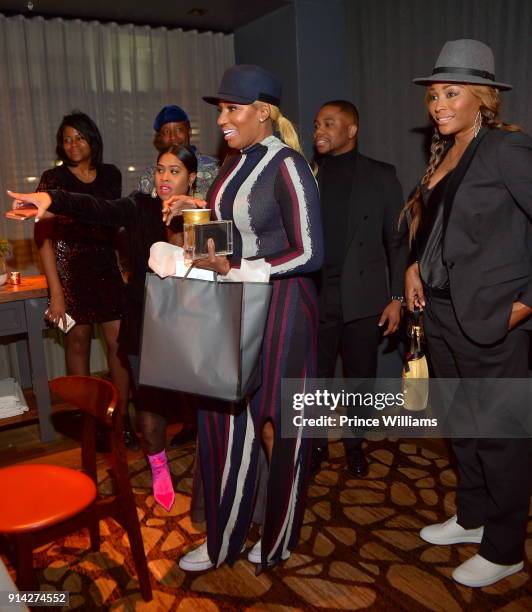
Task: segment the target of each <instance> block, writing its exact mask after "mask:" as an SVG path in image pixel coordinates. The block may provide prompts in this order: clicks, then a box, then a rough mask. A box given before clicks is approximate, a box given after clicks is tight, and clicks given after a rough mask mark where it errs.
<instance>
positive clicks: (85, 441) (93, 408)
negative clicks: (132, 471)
mask: <svg viewBox="0 0 532 612" xmlns="http://www.w3.org/2000/svg"><path fill="white" fill-rule="evenodd" d="M49 386H50V391H51V392H52V394H54V395H57V396H58V397H60V398H61V399H62V400H63V401H65V402H67V403H69V404H71V405H72V406H75V407H76V408H79V409H80V410H81V411H82V412H83V413H84V419H83V429H82V432H81V464H82V468H83V471H84V472H85V473H86V474H87V475H89V476H90V477H91V478H92V479H93V480H94V481H95V482H96V481H97V476H96V423H97V422H99V423H101V424H103V425H104V426H105V427H106V428H107V429H110V430H111V451H112V465H113V468H114V469H115V470H117V469H120V470H124V469H125V470H126V472H127V459H126V450H125V446H124V440H123V435H122V415H121V414H120V411H119V410H117V403H118V398H119V395H118V391H117V389H116V387H115V386H114V385H113V383H111V382H110V381H108V380H105V379H103V378H97V377H95V376H61V377H59V378H54V379H53V380H51V381H50V383H49Z"/></svg>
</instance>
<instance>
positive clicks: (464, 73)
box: [414, 38, 512, 89]
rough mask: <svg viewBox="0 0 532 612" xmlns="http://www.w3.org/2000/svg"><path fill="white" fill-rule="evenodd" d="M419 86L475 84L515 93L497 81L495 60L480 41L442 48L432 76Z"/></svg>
mask: <svg viewBox="0 0 532 612" xmlns="http://www.w3.org/2000/svg"><path fill="white" fill-rule="evenodd" d="M414 83H416V85H430V83H471V84H475V85H490V86H491V87H497V88H498V89H512V86H511V85H508V83H498V82H497V81H495V60H494V59H493V52H492V50H491V49H490V48H489V47H488V45H486V44H484V43H483V42H480V41H479V40H471V39H465V38H463V39H461V40H448V41H447V42H446V43H445V44H444V45H443V47H442V50H441V51H440V54H439V55H438V59H437V60H436V65H435V66H434V70H433V71H432V74H431V75H430V76H428V77H420V78H418V79H414Z"/></svg>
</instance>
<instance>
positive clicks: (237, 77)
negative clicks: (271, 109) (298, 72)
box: [203, 64, 282, 106]
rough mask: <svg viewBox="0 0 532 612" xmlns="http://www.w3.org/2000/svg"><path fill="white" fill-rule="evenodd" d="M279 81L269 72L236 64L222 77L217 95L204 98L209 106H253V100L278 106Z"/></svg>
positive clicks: (247, 65)
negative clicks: (232, 104)
mask: <svg viewBox="0 0 532 612" xmlns="http://www.w3.org/2000/svg"><path fill="white" fill-rule="evenodd" d="M281 89H282V86H281V81H280V80H279V79H278V78H277V77H276V76H275V75H274V74H272V73H271V72H269V71H268V70H266V69H265V68H261V67H260V66H255V65H253V64H237V65H236V66H232V67H231V68H228V69H227V70H226V71H225V72H224V75H223V77H222V82H221V83H220V87H219V88H218V93H217V94H215V95H214V96H204V97H203V99H204V100H205V102H208V103H209V104H218V102H219V101H220V100H222V101H224V102H235V103H236V104H253V102H255V100H261V101H262V102H268V104H273V105H274V106H279V104H280V102H281Z"/></svg>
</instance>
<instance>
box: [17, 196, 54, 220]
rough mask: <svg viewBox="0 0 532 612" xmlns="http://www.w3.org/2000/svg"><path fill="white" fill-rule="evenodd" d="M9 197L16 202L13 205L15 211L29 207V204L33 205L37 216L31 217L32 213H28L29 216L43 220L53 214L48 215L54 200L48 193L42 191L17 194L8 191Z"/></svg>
mask: <svg viewBox="0 0 532 612" xmlns="http://www.w3.org/2000/svg"><path fill="white" fill-rule="evenodd" d="M7 193H8V195H9V196H10V197H12V198H13V200H14V202H13V204H12V205H11V208H12V209H13V210H16V209H17V208H20V207H22V206H24V207H27V205H28V204H33V205H34V206H36V207H37V208H35V214H34V215H30V214H29V213H31V212H32V211H28V216H34V217H36V218H37V219H42V218H43V217H44V216H49V215H50V214H51V213H47V212H46V211H47V210H48V207H49V206H50V204H51V203H52V198H51V197H50V196H49V195H48V194H47V193H46V191H40V192H38V193H16V192H14V191H9V190H8V192H7Z"/></svg>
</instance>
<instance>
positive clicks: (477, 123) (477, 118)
mask: <svg viewBox="0 0 532 612" xmlns="http://www.w3.org/2000/svg"><path fill="white" fill-rule="evenodd" d="M481 127H482V113H481V112H480V109H479V110H478V112H477V114H476V116H475V123H473V138H476V137H477V135H478V133H479V132H480V128H481Z"/></svg>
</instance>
